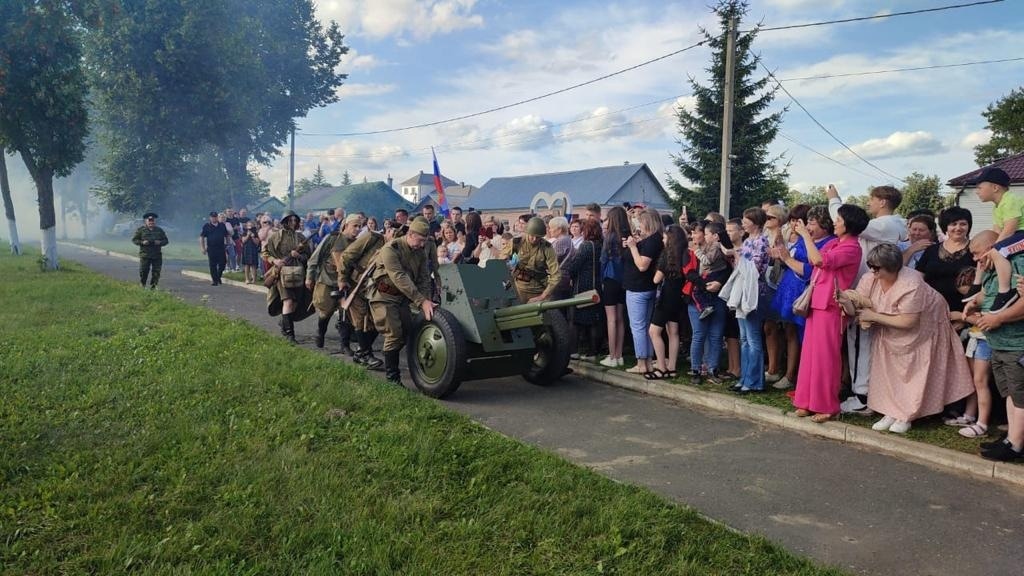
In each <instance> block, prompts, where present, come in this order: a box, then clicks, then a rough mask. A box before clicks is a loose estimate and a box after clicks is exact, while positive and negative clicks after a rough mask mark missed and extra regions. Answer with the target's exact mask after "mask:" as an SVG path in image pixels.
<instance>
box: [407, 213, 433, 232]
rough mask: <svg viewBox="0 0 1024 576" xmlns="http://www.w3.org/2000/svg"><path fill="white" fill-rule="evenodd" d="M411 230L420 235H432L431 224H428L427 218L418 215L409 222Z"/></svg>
mask: <svg viewBox="0 0 1024 576" xmlns="http://www.w3.org/2000/svg"><path fill="white" fill-rule="evenodd" d="M409 232H415V233H416V234H419V235H420V236H430V224H427V219H426V218H423V217H416V219H414V220H413V221H412V222H410V223H409Z"/></svg>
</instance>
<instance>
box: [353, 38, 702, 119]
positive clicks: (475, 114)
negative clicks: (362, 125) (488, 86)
mask: <svg viewBox="0 0 1024 576" xmlns="http://www.w3.org/2000/svg"><path fill="white" fill-rule="evenodd" d="M706 43H707V40H701V41H700V42H697V43H695V44H690V45H689V46H687V47H686V48H681V49H679V50H676V51H674V52H669V53H668V54H663V55H661V56H658V57H657V58H651V59H650V60H645V61H644V62H640V63H639V64H634V65H632V66H629V67H627V68H622V69H621V70H616V71H615V72H611V73H608V74H605V75H604V76H599V77H597V78H593V79H591V80H587V81H586V82H580V83H579V84H573V85H572V86H566V87H565V88H561V89H558V90H554V91H551V92H547V93H544V94H541V95H539V96H534V97H532V98H526V99H523V100H519V101H517V102H512V103H511V104H504V105H502V106H495V107H494V108H488V109H487V110H482V111H480V112H474V113H472V114H464V115H462V116H456V117H454V118H446V119H444V120H437V121H434V122H424V123H422V124H414V125H412V126H403V127H401V128H388V129H386V130H371V131H368V132H346V133H342V134H336V136H372V135H375V134H388V133H392V132H404V131H406V130H414V129H417V128H429V127H431V126H437V125H439V124H448V123H451V122H458V121H459V120H466V119H469V118H475V117H477V116H483V115H484V114H491V113H493V112H498V111H501V110H507V109H509V108H514V107H516V106H521V105H523V104H529V103H530V102H536V101H537V100H542V99H544V98H550V97H551V96H556V95H558V94H563V93H565V92H569V91H570V90H575V89H577V88H582V87H584V86H589V85H590V84H594V83H596V82H600V81H602V80H607V79H608V78H612V77H614V76H618V75H620V74H625V73H626V72H630V71H633V70H636V69H637V68H641V67H643V66H647V65H649V64H653V63H655V62H658V61H660V60H664V59H666V58H671V57H672V56H677V55H679V54H682V53H683V52H686V51H688V50H692V49H694V48H696V47H698V46H702V45H704V44H706Z"/></svg>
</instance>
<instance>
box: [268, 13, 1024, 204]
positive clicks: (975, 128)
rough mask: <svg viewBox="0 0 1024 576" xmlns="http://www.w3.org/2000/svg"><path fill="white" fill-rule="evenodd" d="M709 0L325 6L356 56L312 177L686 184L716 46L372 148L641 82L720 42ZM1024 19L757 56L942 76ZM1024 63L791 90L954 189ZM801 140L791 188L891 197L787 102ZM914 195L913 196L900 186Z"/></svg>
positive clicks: (838, 128) (786, 127)
mask: <svg viewBox="0 0 1024 576" xmlns="http://www.w3.org/2000/svg"><path fill="white" fill-rule="evenodd" d="M709 3H710V2H707V1H706V0H699V1H684V2H656V1H646V0H635V1H631V2H625V3H615V2H591V1H582V0H580V1H562V2H538V1H511V0H316V4H317V10H318V14H319V16H320V17H321V18H322V19H334V20H337V21H338V22H339V23H340V24H341V25H342V29H343V31H344V32H345V34H346V40H347V44H348V45H349V46H350V49H351V52H350V54H349V56H348V57H347V58H346V59H345V61H344V63H343V71H345V72H347V73H348V74H349V79H348V81H347V82H346V85H345V86H344V87H343V88H342V89H341V92H340V94H341V100H340V101H339V102H337V103H335V104H332V105H331V106H329V107H327V108H323V109H318V110H315V111H313V112H311V113H310V115H309V116H308V117H307V118H305V119H302V120H301V121H300V123H299V128H300V133H299V136H298V138H297V141H296V146H297V151H296V178H299V177H303V176H308V175H310V174H311V173H312V171H313V170H314V169H315V167H316V165H317V164H319V165H321V166H322V167H323V169H324V171H325V173H326V175H327V177H328V179H330V180H332V181H337V180H339V179H340V176H341V173H342V172H343V171H344V170H346V169H347V170H348V171H349V173H350V174H351V175H352V176H353V178H354V179H355V180H357V181H361V180H362V179H363V178H364V177H365V178H368V179H369V180H381V179H384V178H386V177H387V175H388V174H389V173H390V174H391V175H392V176H393V177H394V179H395V181H396V184H397V182H399V181H401V180H403V179H405V178H408V177H410V176H412V175H414V174H417V173H418V172H419V171H420V170H424V171H429V170H430V146H435V147H436V148H437V154H438V160H439V162H440V165H441V168H442V171H443V172H444V174H445V175H446V176H448V177H449V178H452V179H454V180H456V181H464V182H466V183H468V184H474V185H477V186H480V185H483V184H484V183H485V182H486V181H487V180H488V179H489V178H491V177H495V176H511V175H518V174H529V173H536V172H548V171H565V170H576V169H582V168H588V167H594V166H605V165H613V164H621V163H622V162H624V161H629V162H633V163H637V162H646V163H647V164H648V165H650V166H651V168H652V170H653V171H654V173H655V174H657V175H659V176H660V177H662V180H663V181H664V176H665V174H666V173H670V172H672V173H674V166H673V165H672V162H671V158H670V154H672V153H675V152H677V151H678V149H679V146H678V145H677V144H676V143H675V139H676V137H677V132H676V128H675V123H674V118H673V107H674V106H679V105H682V106H686V105H689V104H690V99H689V98H688V95H689V92H690V88H689V85H688V83H687V82H686V78H687V76H688V75H693V76H695V77H697V78H698V79H703V78H704V77H705V72H704V70H703V69H704V67H705V66H706V65H707V63H708V60H709V50H708V48H706V47H700V48H697V49H694V50H691V51H688V52H686V53H684V54H680V55H678V56H674V57H672V58H669V59H666V60H664V61H661V62H658V63H655V64H651V65H649V66H644V67H642V68H640V69H637V70H634V71H631V72H627V73H625V74H622V75H619V76H616V77H614V78H611V79H608V80H604V81H601V82H599V83H596V84H593V85H590V86H587V87H584V88H580V89H577V90H573V91H570V92H567V93H565V94H561V95H558V96H554V97H551V98H546V99H543V100H540V101H537V102H533V103H529V104H525V105H522V106H518V107H514V108H511V109H508V110H503V111H500V112H496V113H493V114H487V115H484V116H480V117H476V118H472V119H468V120H464V121H460V122H454V123H448V124H443V125H440V126H436V127H431V128H423V129H417V130H408V131H403V132H394V133H389V134H381V135H374V136H337V135H332V134H341V133H350V132H365V131H373V130H384V129H390V128H396V127H402V126H408V125H413V124H420V123H425V122H433V121H437V120H442V119H446V118H451V117H454V116H459V115H463V114H468V113H473V112H477V111H481V110H484V109H488V108H492V107H495V106H500V105H504V104H508V103H511V102H514V101H517V100H520V99H524V98H530V97H534V96H537V95H540V94H542V93H545V92H549V91H552V90H556V89H559V88H563V87H566V86H569V85H572V84H575V83H578V82H583V81H587V80H590V79H592V78H596V77H598V76H602V75H604V74H608V73H610V72H613V71H616V70H619V69H622V68H626V67H628V66H632V65H634V64H637V63H640V62H643V61H645V60H649V59H651V58H654V57H657V56H660V55H663V54H666V53H669V52H672V51H674V50H678V49H680V48H682V47H685V46H687V45H689V44H692V43H694V42H695V41H697V40H699V39H700V36H699V33H698V26H701V25H704V26H709V27H711V28H712V29H717V22H716V21H715V19H714V17H713V15H712V14H711V13H710V12H709V10H708V8H707V4H709ZM954 3H957V2H954V1H953V0H900V1H894V0H889V1H876V0H856V1H854V0H752V1H751V3H750V10H749V14H748V16H747V19H746V21H745V23H744V24H745V25H744V26H741V27H749V26H750V25H752V24H753V23H755V22H757V21H762V22H763V23H764V25H765V26H778V25H785V24H793V23H801V22H813V21H821V20H832V19H840V18H850V17H858V16H868V15H873V14H883V13H891V12H901V11H907V10H915V9H921V8H929V7H936V6H943V5H947V4H954ZM1022 28H1024V3H1021V2H1019V0H1008V1H1006V2H1003V3H1000V4H992V5H986V6H979V7H972V8H963V9H958V10H948V11H943V12H936V13H931V14H923V15H916V16H902V17H895V18H888V19H881V20H874V21H869V22H858V23H849V24H837V25H832V26H822V27H815V28H806V29H796V30H786V31H777V32H763V33H762V34H761V35H760V36H759V37H758V39H757V40H756V42H755V44H754V50H755V51H756V52H759V53H760V54H761V56H762V58H763V60H764V62H765V64H766V65H767V66H768V67H770V68H771V69H772V70H774V71H775V73H776V76H777V77H778V78H780V79H786V78H798V77H804V76H812V75H820V74H844V73H852V72H863V71H872V70H884V69H892V68H906V67H915V66H932V65H940V64H954V63H960V62H970V61H980V60H995V59H1003V58H1013V57H1020V56H1024V35H1022V34H1020V30H1021V29H1022ZM1022 78H1024V61H1018V62H1012V63H1000V64H988V65H980V66H970V67H962V68H948V69H939V70H927V71H918V72H903V73H894V74H880V75H872V76H857V77H847V78H832V79H827V80H804V81H796V80H794V81H784V83H785V85H786V87H787V88H788V89H789V90H790V92H792V94H793V95H794V96H795V97H796V98H797V99H798V100H800V102H801V103H803V104H804V106H806V107H807V108H808V109H809V110H810V111H811V113H813V114H814V115H815V117H817V119H818V120H819V121H820V122H821V123H822V124H824V125H825V126H826V127H827V128H828V129H829V130H831V131H832V132H833V133H834V134H835V135H836V136H838V137H839V138H840V139H842V140H843V141H844V142H845V143H846V144H848V145H849V146H851V147H852V148H853V149H854V150H856V151H857V152H858V153H859V154H861V155H862V156H864V157H866V158H867V159H869V160H870V161H871V162H873V163H874V164H876V165H878V166H879V167H880V168H882V169H883V170H885V171H886V172H889V173H891V174H894V175H896V176H900V177H902V176H905V175H907V174H909V173H910V172H912V171H919V172H923V173H925V174H937V175H939V176H940V177H941V178H942V179H943V180H946V179H948V178H951V177H953V176H956V175H959V174H961V173H963V172H966V171H968V170H970V169H972V168H973V167H974V164H973V153H972V150H971V147H972V146H973V145H974V144H976V143H978V142H981V141H984V140H985V138H986V135H985V133H984V132H983V128H984V119H983V118H982V117H981V112H982V111H983V110H984V108H985V106H987V105H988V104H989V103H991V102H993V101H995V100H996V99H998V98H999V97H1000V96H1003V95H1005V94H1007V93H1009V92H1010V91H1011V90H1012V89H1014V88H1016V87H1018V86H1020V85H1021V84H1022V83H1021V79H1022ZM786 105H789V107H790V109H789V112H788V113H787V114H786V115H785V117H784V119H783V125H782V132H783V134H785V135H786V136H787V137H789V138H791V139H793V140H796V141H798V142H800V143H801V144H803V145H806V146H808V147H810V148H813V149H815V150H817V151H819V152H821V153H822V154H824V155H826V156H829V157H831V158H833V159H834V160H836V161H838V162H841V163H843V164H846V165H848V166H850V167H851V168H846V167H843V166H839V165H837V164H835V163H833V162H831V161H829V160H827V159H824V158H821V157H820V156H818V155H816V154H815V153H813V152H811V151H808V150H806V149H805V148H803V147H801V146H799V145H797V144H795V143H793V142H791V141H788V140H786V139H783V138H780V139H778V140H777V141H776V143H775V145H774V146H773V152H775V153H776V154H779V153H784V154H785V156H786V158H787V159H788V160H789V161H790V162H791V166H790V169H789V170H790V184H791V187H792V188H795V189H799V190H806V189H807V188H808V187H809V186H811V185H815V184H819V185H821V184H827V183H830V182H831V183H835V184H836V185H837V186H839V187H840V190H841V191H843V192H851V193H857V194H860V193H862V192H863V191H864V190H865V189H866V188H867V187H868V186H870V185H874V184H882V183H892V182H893V179H892V178H891V177H889V176H886V175H883V174H880V173H878V171H876V170H875V169H873V168H872V167H870V166H867V165H865V164H863V163H862V162H860V161H859V160H857V159H856V158H854V157H853V156H852V155H851V154H849V152H847V151H845V150H844V149H843V148H842V147H841V146H840V145H839V144H837V143H836V142H835V141H834V140H832V139H831V138H830V137H829V136H828V135H827V134H825V133H824V132H823V131H822V130H821V129H820V128H818V127H817V126H815V125H814V123H813V122H812V121H811V120H810V119H809V118H808V117H807V116H806V115H805V114H804V113H803V112H802V111H801V110H799V108H797V107H796V106H795V105H792V103H791V102H790V100H789V98H788V97H786V96H785V95H784V94H782V93H781V92H780V93H779V95H778V97H777V98H776V102H775V107H777V108H779V107H783V106H786ZM287 170H288V158H287V156H282V157H281V158H279V159H278V161H277V162H275V163H274V165H273V166H271V167H262V168H261V173H262V175H263V177H264V178H266V179H269V180H270V181H271V183H272V188H273V190H274V192H275V193H276V194H279V195H280V194H283V193H285V191H286V188H287ZM897 183H898V182H897Z"/></svg>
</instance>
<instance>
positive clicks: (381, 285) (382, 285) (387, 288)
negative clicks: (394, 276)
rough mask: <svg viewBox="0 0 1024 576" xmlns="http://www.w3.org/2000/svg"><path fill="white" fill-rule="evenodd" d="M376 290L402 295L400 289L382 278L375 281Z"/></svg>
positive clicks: (389, 294)
mask: <svg viewBox="0 0 1024 576" xmlns="http://www.w3.org/2000/svg"><path fill="white" fill-rule="evenodd" d="M377 291H378V292H380V293H381V294H387V295H388V296H402V291H401V290H399V289H398V288H396V287H395V286H392V285H391V283H390V282H387V281H384V280H378V281H377Z"/></svg>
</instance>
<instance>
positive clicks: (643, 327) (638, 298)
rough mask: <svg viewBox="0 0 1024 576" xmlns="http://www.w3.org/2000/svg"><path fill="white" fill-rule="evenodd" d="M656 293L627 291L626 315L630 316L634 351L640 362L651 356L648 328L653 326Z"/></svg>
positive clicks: (652, 291)
mask: <svg viewBox="0 0 1024 576" xmlns="http://www.w3.org/2000/svg"><path fill="white" fill-rule="evenodd" d="M654 296H655V291H654V290H651V291H650V292H630V291H629V290H627V291H626V314H627V315H628V316H629V331H630V333H632V334H633V351H634V352H636V357H637V359H638V360H640V359H647V358H650V357H651V356H652V354H651V337H650V335H648V334H647V328H648V327H650V325H651V314H652V313H653V312H654Z"/></svg>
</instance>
